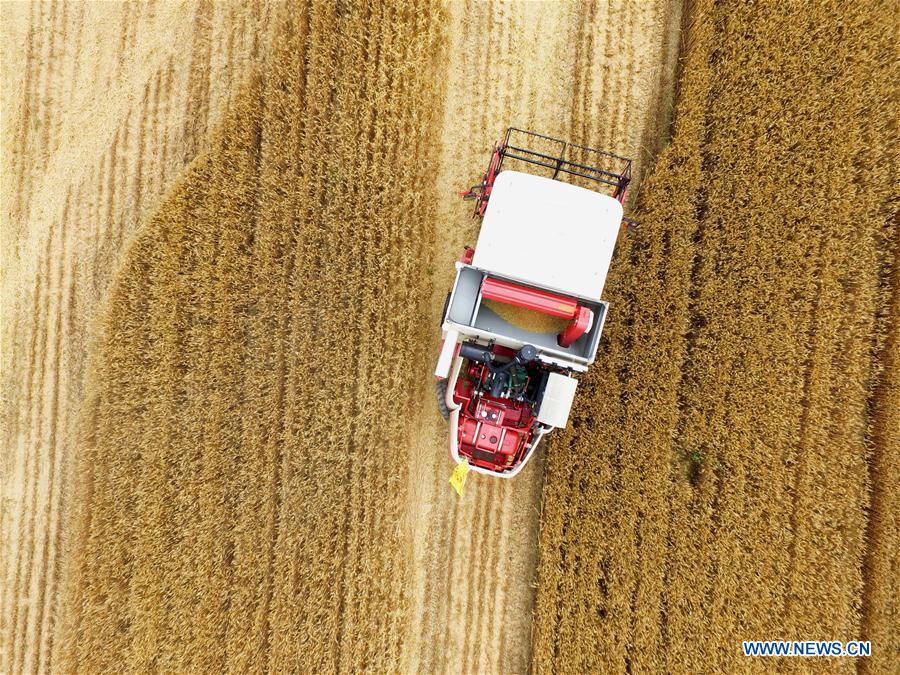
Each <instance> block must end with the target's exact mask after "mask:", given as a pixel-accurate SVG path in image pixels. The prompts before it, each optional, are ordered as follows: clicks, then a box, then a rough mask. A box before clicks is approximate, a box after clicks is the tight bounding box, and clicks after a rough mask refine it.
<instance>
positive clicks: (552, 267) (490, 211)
mask: <svg viewBox="0 0 900 675" xmlns="http://www.w3.org/2000/svg"><path fill="white" fill-rule="evenodd" d="M621 224H622V205H621V204H620V203H619V202H618V201H617V200H616V199H614V198H612V197H610V196H608V195H604V194H600V193H597V192H594V191H592V190H586V189H585V188H581V187H578V186H577V185H571V184H569V183H563V182H561V181H558V180H553V179H552V178H545V177H543V176H535V175H533V174H529V173H521V172H519V171H501V172H500V173H499V174H498V175H497V178H496V180H495V181H494V186H493V189H492V190H491V196H490V199H489V200H488V205H487V210H486V212H485V214H484V220H483V221H482V224H481V233H480V234H479V236H478V244H477V246H476V247H475V257H474V259H473V260H472V264H473V265H474V266H475V267H478V268H480V269H483V270H487V271H489V272H494V273H495V274H499V275H503V276H508V277H511V278H513V279H518V280H520V281H523V282H525V283H531V284H534V285H536V286H541V287H543V288H547V289H554V290H556V291H560V292H562V293H564V294H569V295H576V296H580V297H583V298H588V299H591V300H599V299H600V294H601V293H602V292H603V284H604V283H605V282H606V273H607V270H608V269H609V263H610V260H611V259H612V255H613V250H614V249H615V246H616V237H617V235H618V233H619V228H620V227H621Z"/></svg>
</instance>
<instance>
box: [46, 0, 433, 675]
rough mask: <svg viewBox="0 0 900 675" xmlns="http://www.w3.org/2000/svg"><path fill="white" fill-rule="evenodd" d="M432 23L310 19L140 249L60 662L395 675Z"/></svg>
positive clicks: (116, 312)
mask: <svg viewBox="0 0 900 675" xmlns="http://www.w3.org/2000/svg"><path fill="white" fill-rule="evenodd" d="M439 20H440V12H439V11H438V8H435V7H427V8H420V9H419V10H414V9H413V8H409V9H404V8H401V7H400V6H399V5H396V6H394V5H390V4H388V3H370V4H368V5H365V6H359V7H354V8H348V7H345V6H341V7H335V6H333V5H331V4H330V3H310V4H308V5H305V6H303V7H300V8H292V9H291V11H290V12H289V13H288V14H286V15H285V16H280V17H279V18H278V22H279V23H278V25H277V28H276V35H275V38H274V43H273V44H272V46H271V48H270V49H271V53H270V56H269V59H268V63H267V64H266V69H265V71H264V75H263V76H261V77H259V78H257V79H255V80H253V81H252V82H251V83H250V84H249V86H248V87H247V89H246V90H245V91H243V92H242V93H241V94H240V95H239V96H238V98H237V102H236V103H235V106H234V108H233V110H232V111H230V113H229V116H228V118H227V119H226V120H225V122H224V125H223V128H222V131H221V133H220V135H219V137H218V139H217V141H216V143H215V145H214V147H213V149H212V150H211V151H210V152H208V153H206V154H205V155H204V156H202V157H201V158H200V159H199V160H198V161H196V162H195V163H194V164H193V166H192V168H191V169H190V171H189V172H188V173H187V174H186V175H185V176H184V177H183V179H182V180H181V182H180V184H179V185H178V187H177V188H176V190H175V191H174V192H173V193H172V194H171V195H170V196H169V198H167V200H166V202H165V203H164V204H163V206H162V207H161V209H160V210H159V212H158V213H157V214H156V215H155V216H154V217H153V218H152V219H151V221H150V222H149V223H148V225H147V226H146V227H145V228H144V230H143V231H142V232H141V233H140V235H139V236H138V237H137V239H136V240H135V241H134V242H133V244H132V246H131V248H130V251H129V255H128V259H127V261H126V264H125V267H124V269H123V271H122V273H121V274H120V276H119V279H118V281H117V285H116V287H115V289H114V291H113V293H112V297H111V302H110V308H109V315H108V317H107V318H106V323H105V325H106V327H107V333H106V338H105V341H104V344H103V345H102V347H101V349H100V351H99V353H98V356H97V364H96V366H97V370H98V376H97V378H96V382H97V385H96V388H95V390H94V391H93V392H92V396H91V404H90V409H89V411H88V414H87V415H86V417H85V432H84V435H83V442H82V444H81V450H80V457H79V473H78V475H77V479H78V481H79V482H78V484H80V485H82V486H83V490H84V492H83V493H82V494H80V495H79V497H78V499H77V500H76V503H77V504H78V510H77V512H75V513H74V514H73V527H74V528H75V529H74V530H73V535H72V536H73V539H72V552H71V555H70V556H69V557H68V559H67V574H66V577H65V581H66V585H65V589H64V596H63V602H62V607H63V609H64V610H65V613H64V615H63V616H62V625H61V631H62V635H61V638H60V640H59V641H58V642H57V654H55V661H54V662H55V664H57V667H58V668H59V669H60V670H64V671H69V672H75V671H80V672H102V671H109V670H117V669H120V668H125V669H129V670H146V669H160V670H163V671H170V672H171V671H186V670H202V671H206V672H213V671H219V670H222V669H223V668H229V669H234V670H240V671H245V670H259V669H263V668H265V667H269V668H271V669H273V670H276V671H285V670H295V669H299V670H302V671H305V672H323V671H332V670H335V669H338V668H340V669H342V670H349V671H358V670H361V669H363V668H368V669H373V670H377V671H386V670H388V669H390V668H395V667H396V665H397V663H398V662H399V658H400V649H401V644H400V643H401V639H402V636H403V632H402V630H401V628H403V627H404V626H405V623H406V621H407V612H406V609H407V607H408V603H409V598H408V597H407V596H408V590H407V589H408V587H409V582H408V575H409V570H408V569H407V561H408V560H409V559H410V557H411V556H410V555H409V552H408V549H407V546H408V544H407V543H406V542H407V541H408V538H406V537H404V536H403V532H402V523H403V520H402V519H400V518H397V517H396V514H398V513H401V512H402V511H403V509H404V506H405V500H406V495H405V490H406V485H407V479H406V475H405V472H406V462H405V457H403V458H402V461H398V459H397V456H396V448H397V447H398V446H400V447H402V446H403V443H404V441H405V439H406V437H407V435H408V433H409V428H408V423H409V422H408V420H407V419H406V418H404V417H403V415H402V414H398V412H399V411H403V410H406V409H408V407H409V406H410V405H411V404H412V402H413V401H414V400H416V399H417V398H419V397H420V396H421V395H423V392H421V391H419V387H418V386H417V379H416V378H415V377H414V376H412V375H410V374H411V373H414V372H416V371H417V370H420V369H422V368H424V367H425V365H424V349H425V345H426V344H428V335H427V334H426V333H425V332H424V330H425V329H424V328H423V326H424V325H425V324H424V322H423V321H422V320H421V318H420V316H421V314H422V312H423V309H422V300H421V298H418V297H411V296H410V295H409V293H408V290H409V287H410V279H420V278H423V277H425V276H426V275H425V273H424V270H423V267H424V265H425V264H426V258H425V257H424V256H423V255H422V252H423V249H424V248H425V247H427V246H428V244H429V242H430V241H431V240H432V237H433V232H432V229H433V222H434V214H433V212H432V206H431V204H432V203H433V201H434V199H433V196H432V195H430V194H429V193H428V189H427V188H425V189H418V190H410V189H408V188H409V186H410V185H421V184H422V183H423V182H424V179H425V178H426V177H427V176H428V175H430V174H433V172H434V167H433V166H432V165H431V162H430V161H429V160H428V159H427V154H426V153H424V152H423V151H422V150H423V143H424V141H425V140H426V139H428V137H429V136H430V135H431V134H433V133H434V128H433V126H434V123H435V121H436V119H437V118H436V115H435V111H436V110H437V109H438V105H437V101H438V100H439V94H440V88H439V87H438V88H435V87H434V81H435V78H434V76H433V71H434V70H435V68H436V62H435V58H436V56H438V55H439V54H440V48H439V45H438V44H436V43H435V37H436V35H438V32H437V30H436V28H435V27H436V25H437V22H438V21H439Z"/></svg>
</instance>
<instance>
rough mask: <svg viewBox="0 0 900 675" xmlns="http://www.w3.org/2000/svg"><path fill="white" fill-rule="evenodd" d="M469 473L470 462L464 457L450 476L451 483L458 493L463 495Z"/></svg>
mask: <svg viewBox="0 0 900 675" xmlns="http://www.w3.org/2000/svg"><path fill="white" fill-rule="evenodd" d="M468 473H469V462H468V461H467V460H466V459H465V458H463V461H461V462H460V463H459V464H457V465H456V468H455V469H453V473H452V474H451V476H450V485H452V486H453V489H454V490H456V494H458V495H459V496H460V497H462V493H463V486H464V485H465V484H466V475H467V474H468Z"/></svg>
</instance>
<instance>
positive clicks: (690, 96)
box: [534, 2, 900, 672]
mask: <svg viewBox="0 0 900 675" xmlns="http://www.w3.org/2000/svg"><path fill="white" fill-rule="evenodd" d="M891 16H892V13H891V10H890V8H889V7H888V4H887V3H885V4H884V5H881V6H878V7H873V6H866V7H848V6H845V5H840V4H839V3H824V4H819V5H817V6H816V9H815V10H814V11H810V10H809V8H808V7H800V6H794V5H791V4H785V3H767V4H766V5H765V7H761V6H758V5H751V4H748V3H740V2H733V3H731V2H729V3H712V2H698V3H696V5H695V7H694V10H693V16H692V25H691V29H690V35H689V48H688V49H687V52H686V55H685V61H684V81H683V82H682V84H681V90H680V100H679V107H678V111H677V118H676V119H677V122H676V131H675V136H674V139H673V143H672V146H671V147H670V148H668V149H667V150H666V151H665V152H664V153H663V155H662V158H661V160H660V163H659V165H658V168H657V170H656V172H655V174H654V176H652V177H651V179H650V180H649V181H648V182H647V184H646V185H645V190H644V193H643V194H644V197H645V202H644V208H643V211H642V214H641V230H642V232H643V235H642V236H641V238H640V239H639V241H638V242H636V243H634V244H626V245H625V246H622V245H621V244H620V247H619V251H618V254H617V257H616V260H615V261H614V263H613V270H614V272H613V273H612V274H611V275H610V278H609V282H608V285H607V294H608V296H609V299H610V300H611V301H612V311H611V314H610V319H609V323H608V324H607V325H608V329H607V333H606V335H607V339H606V343H605V346H604V349H603V350H602V353H601V355H600V356H599V358H598V365H597V367H595V369H594V370H593V372H592V373H590V374H589V376H588V377H587V378H585V379H584V381H583V386H582V391H581V398H580V399H579V402H578V404H577V407H576V410H575V413H574V419H573V423H572V428H571V430H569V431H567V432H566V433H565V434H564V435H562V437H561V438H559V439H556V442H555V443H554V445H553V447H552V449H551V451H550V453H549V460H548V467H547V476H546V483H545V489H544V502H543V517H542V524H543V528H542V537H541V564H540V568H539V584H538V599H537V615H536V619H535V644H534V650H535V651H534V655H535V666H536V668H537V670H539V671H543V672H548V671H551V670H559V671H564V672H566V671H576V672H586V671H588V670H602V671H609V672H616V671H619V672H621V671H624V670H626V669H630V670H632V671H634V670H640V671H648V670H649V671H669V672H685V671H688V672H703V671H710V670H713V671H718V672H733V671H735V670H739V669H743V668H747V667H750V668H755V669H760V670H762V669H769V668H770V667H772V666H773V665H776V664H773V663H770V662H754V661H749V660H743V657H742V656H741V651H740V642H741V640H746V639H785V638H790V639H803V638H804V636H814V635H815V636H820V638H821V637H824V636H828V637H829V638H833V639H841V640H852V639H859V638H865V637H871V639H873V640H874V641H875V643H874V644H873V650H874V656H873V658H872V659H871V661H868V662H867V663H868V664H869V665H870V666H873V667H874V670H876V671H880V670H884V671H892V670H896V669H897V666H898V658H900V656H898V655H900V650H898V633H897V630H896V626H897V623H896V619H897V579H896V576H895V578H894V579H893V580H892V581H891V580H889V579H888V578H887V575H889V574H890V572H889V570H891V569H893V570H894V573H895V575H896V560H897V558H896V555H897V554H896V550H897V548H898V543H900V542H898V539H897V528H896V517H897V515H896V514H897V502H896V497H895V496H893V494H892V492H891V488H890V487H889V486H892V485H895V484H896V478H895V476H896V461H897V459H896V458H897V454H898V452H900V448H898V446H897V436H896V431H895V430H891V431H888V428H887V426H888V424H889V423H890V420H893V421H894V422H895V421H896V403H897V402H896V400H894V401H893V403H888V402H886V401H887V399H886V397H887V396H890V395H891V394H892V393H895V392H896V377H897V375H896V362H895V361H892V360H891V359H895V358H896V356H895V353H896V337H892V338H891V339H890V340H889V341H888V342H887V343H885V342H884V341H883V334H884V332H885V325H884V319H883V317H884V316H889V315H890V312H891V311H894V312H896V309H895V307H896V292H897V290H896V286H895V284H896V272H894V274H893V277H891V276H890V274H889V273H888V272H887V270H890V265H892V264H895V262H894V260H893V253H892V252H891V251H892V250H895V249H896V246H897V235H896V230H895V229H894V228H895V227H896V225H895V223H894V222H893V219H892V217H891V212H890V210H889V209H890V206H889V203H890V198H891V196H892V190H893V186H892V183H891V181H892V180H893V173H894V172H895V170H896V164H895V163H893V161H892V160H893V159H894V152H895V150H894V149H893V148H892V143H896V138H895V137H893V136H892V131H891V127H890V125H889V123H888V120H889V119H890V118H891V115H892V114H893V113H892V111H891V109H890V107H891V106H890V101H891V100H892V97H891V96H889V93H890V92H891V91H893V92H894V93H896V89H894V88H892V87H893V86H894V85H893V84H892V83H893V82H895V81H896V77H897V68H896V65H895V61H894V60H893V57H892V55H891V53H892V45H893V40H892V37H891V36H892V30H891V28H892V25H894V22H893V21H892V19H891ZM837 35H840V36H842V37H841V38H840V40H837V39H836V38H835V36H837ZM891 284H894V286H893V290H891ZM891 293H893V294H894V299H893V300H891V299H890V298H891ZM891 302H892V303H894V305H893V307H894V309H893V310H892V309H891V306H890V305H889V304H888V303H891ZM890 330H894V331H895V330H896V326H894V328H893V329H890ZM882 354H883V357H881V356H879V355H882ZM892 354H893V356H892ZM873 357H875V358H873ZM880 358H884V365H885V366H887V370H885V371H883V373H882V375H881V378H882V379H881V381H880V382H881V383H880V384H879V374H878V373H879V368H880V364H879V363H878V360H879V359H880ZM873 410H874V411H877V412H876V414H875V416H874V417H873V416H872V413H873ZM869 509H873V511H872V512H871V513H872V518H874V522H872V523H871V524H870V526H869V528H868V536H869V541H868V553H867V541H866V531H867V525H866V521H867V511H868V510H869ZM864 563H865V564H864ZM867 575H871V576H867ZM864 590H865V592H864ZM891 626H892V627H891ZM777 665H778V667H781V668H791V669H800V670H803V669H806V668H810V667H818V665H816V666H813V665H811V664H810V663H809V662H808V661H803V660H800V659H794V660H786V661H785V662H783V663H779V664H777ZM855 665H856V664H855V663H854V662H853V661H852V660H847V659H844V660H835V661H834V662H832V663H829V664H828V667H829V668H841V667H843V668H845V669H848V670H851V669H854V668H855Z"/></svg>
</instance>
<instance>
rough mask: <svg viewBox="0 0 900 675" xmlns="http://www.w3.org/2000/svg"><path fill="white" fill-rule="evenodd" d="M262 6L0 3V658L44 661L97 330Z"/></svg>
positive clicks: (16, 665)
mask: <svg viewBox="0 0 900 675" xmlns="http://www.w3.org/2000/svg"><path fill="white" fill-rule="evenodd" d="M272 7H273V5H261V4H257V3H245V4H242V5H241V4H238V3H209V2H206V3H165V4H162V5H160V4H151V3H85V2H77V3H72V2H64V1H62V0H51V1H50V2H39V3H38V2H35V3H13V2H4V3H0V31H2V36H3V37H2V40H0V52H2V53H0V67H2V86H0V95H2V113H0V134H2V139H0V140H2V151H0V158H2V165H3V166H2V169H3V170H2V176H0V181H2V189H0V192H2V195H3V196H2V199H0V211H2V215H0V221H2V227H0V241H2V245H0V259H2V262H0V307H2V313H3V320H2V321H0V342H2V347H0V359H2V365H0V376H2V380H3V384H2V386H0V390H2V392H3V397H2V403H0V405H2V413H0V414H2V420H3V422H2V441H0V444H2V450H0V455H2V462H0V473H2V476H0V484H2V500H0V523H2V524H0V578H2V579H3V582H2V584H3V588H2V598H0V672H4V673H5V672H35V671H39V672H46V671H48V670H52V669H53V663H52V661H51V659H50V655H51V654H52V645H53V641H54V635H55V633H56V630H55V625H56V617H57V606H58V603H57V601H58V599H59V584H58V578H59V571H60V569H61V560H62V557H63V554H64V549H63V547H62V545H61V544H62V541H63V528H62V523H63V522H64V520H65V519H64V517H63V513H64V511H65V510H66V507H67V501H66V500H67V497H68V490H67V489H64V488H66V487H67V486H69V484H70V480H69V478H70V476H69V473H68V469H69V467H70V466H71V459H72V455H73V453H74V452H75V451H76V447H75V446H76V439H75V428H76V426H77V422H76V420H77V417H78V411H79V410H80V408H81V405H82V403H83V400H84V382H85V378H86V364H87V355H88V353H89V352H90V350H91V347H92V345H93V342H94V334H93V331H92V330H91V329H92V327H93V326H94V322H95V319H96V317H97V314H98V312H99V307H100V306H101V305H102V303H103V300H104V299H105V297H106V291H107V289H108V286H109V283H110V281H111V279H112V278H114V276H115V273H116V271H117V270H118V268H119V264H120V262H121V252H122V249H123V246H124V242H125V241H126V240H130V238H131V237H132V235H133V234H134V232H135V231H136V229H137V228H138V225H139V222H140V221H141V220H142V219H143V218H144V217H145V214H146V210H147V209H149V208H152V207H153V206H154V205H156V204H157V203H158V201H159V199H160V197H161V195H162V194H164V193H165V192H166V191H167V190H168V189H169V188H170V187H171V186H172V184H173V183H174V180H175V178H176V177H177V176H178V175H180V174H181V173H182V171H183V170H184V169H185V167H186V166H187V165H188V164H189V163H190V161H191V160H192V159H194V158H195V157H196V154H197V152H198V150H199V149H200V148H202V147H206V141H207V137H208V128H209V127H211V126H212V123H213V122H212V121H213V120H218V119H219V118H220V116H221V111H222V109H223V108H225V107H226V106H227V105H228V103H229V99H230V96H231V95H232V94H233V92H234V90H235V89H236V88H237V85H238V84H239V83H242V82H243V81H244V80H245V79H246V74H247V72H248V71H249V69H250V68H251V67H252V66H253V65H254V64H258V58H259V56H260V55H261V49H260V46H261V45H262V44H264V43H265V42H266V40H265V36H266V34H267V27H268V23H269V22H268V17H269V14H270V11H271V10H272Z"/></svg>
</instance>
